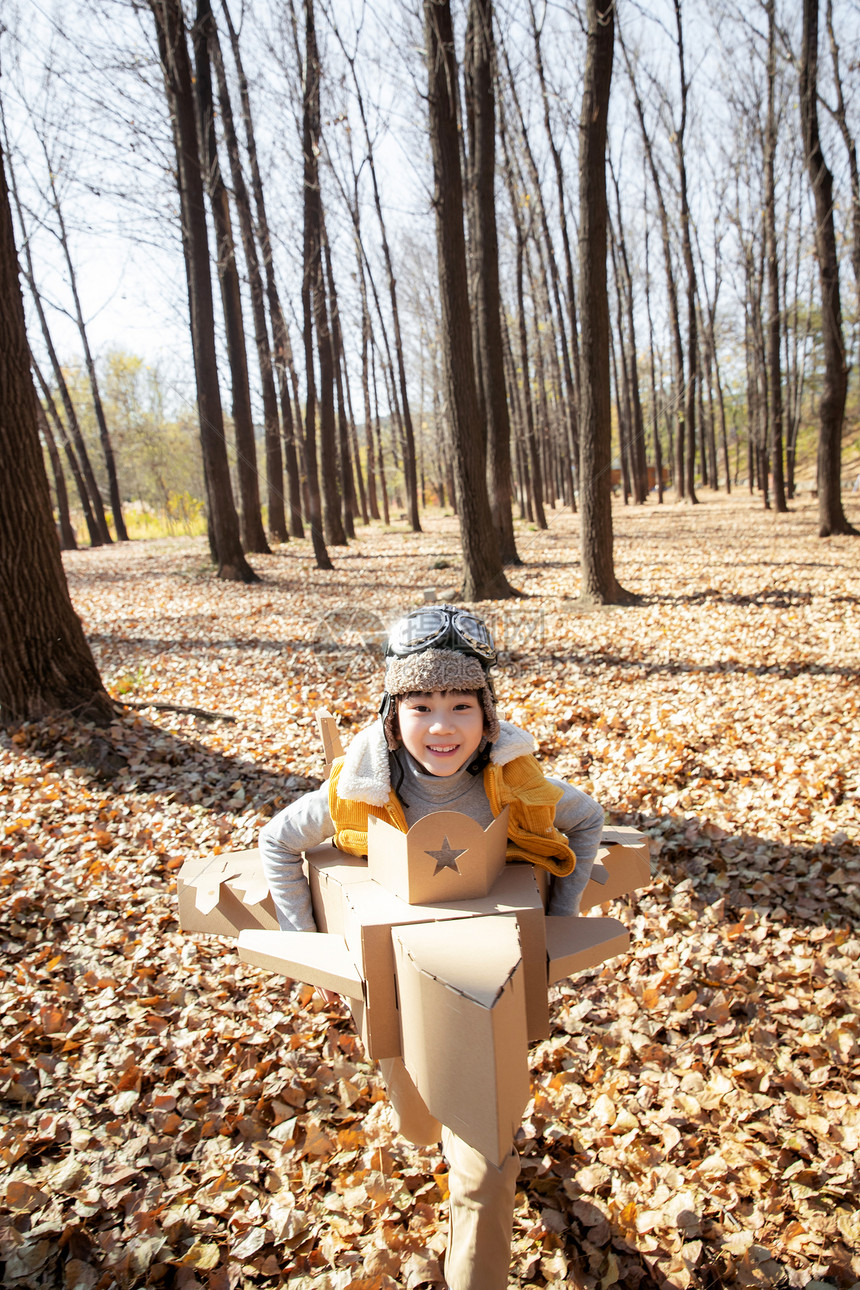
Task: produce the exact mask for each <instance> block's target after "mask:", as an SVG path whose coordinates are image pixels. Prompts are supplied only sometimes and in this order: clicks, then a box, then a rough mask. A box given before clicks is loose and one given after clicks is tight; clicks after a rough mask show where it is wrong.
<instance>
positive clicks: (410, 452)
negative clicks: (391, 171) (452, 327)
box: [335, 26, 421, 533]
mask: <svg viewBox="0 0 860 1290" xmlns="http://www.w3.org/2000/svg"><path fill="white" fill-rule="evenodd" d="M335 35H336V36H337V39H338V40H339V41H340V39H341V38H340V32H339V31H338V30H337V27H336V26H335ZM341 49H342V50H343V53H344V57H345V58H346V60H347V62H348V63H349V68H350V71H351V73H352V79H353V83H354V85H355V94H356V102H357V105H358V111H359V115H360V117H361V124H362V126H363V129H364V141H365V146H366V150H367V154H366V155H367V162H368V168H369V170H370V179H371V184H372V186H373V201H374V206H375V207H376V217H377V219H378V221H379V231H380V235H381V238H382V254H383V258H384V260H385V273H386V277H387V278H388V295H389V299H390V301H391V322H392V326H393V330H394V349H395V354H396V357H397V376H398V381H399V385H400V396H399V398H398V399H397V400H396V402H397V407H398V413H397V415H398V417H399V416H400V408H401V407H402V410H403V433H404V437H405V441H406V452H405V456H404V462H403V470H404V479H405V483H406V492H407V502H408V511H409V524H410V527H411V529H412V531H413V533H420V532H421V520H420V517H419V514H418V471H417V464H416V455H415V432H414V429H413V426H412V413H411V411H410V407H409V395H408V393H407V389H406V367H405V364H404V361H403V338H402V335H401V331H400V310H399V308H398V303H397V280H396V278H395V276H394V266H393V263H392V260H391V248H390V246H389V244H388V234H387V232H386V227H385V219H384V217H383V214H382V200H381V198H380V196H379V184H378V182H377V176H376V161H375V157H374V151H373V143H372V141H371V137H370V129H369V127H368V124H367V117H366V115H365V111H364V96H363V94H362V92H361V86H360V85H359V81H358V75H357V73H356V70H355V58H354V57H350V56H349V55H348V54H347V52H346V47H345V46H344V44H343V42H342V41H341ZM368 268H369V265H368ZM374 296H376V290H375V288H374ZM377 306H378V299H377ZM392 379H393V378H392Z"/></svg>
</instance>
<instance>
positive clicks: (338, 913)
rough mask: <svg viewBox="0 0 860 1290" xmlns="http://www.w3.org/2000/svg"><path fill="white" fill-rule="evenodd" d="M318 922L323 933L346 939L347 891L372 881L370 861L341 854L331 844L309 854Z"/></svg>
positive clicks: (308, 868) (307, 862)
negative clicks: (369, 870)
mask: <svg viewBox="0 0 860 1290" xmlns="http://www.w3.org/2000/svg"><path fill="white" fill-rule="evenodd" d="M305 873H306V874H307V879H308V885H309V886H310V889H311V903H312V905H313V911H314V921H315V922H316V925H317V930H318V931H320V932H332V933H334V934H336V935H337V936H343V892H344V888H345V887H347V886H349V885H350V884H351V883H354V882H368V881H369V878H370V874H369V873H368V869H367V861H366V860H364V859H362V858H361V857H360V856H351V855H347V854H346V852H344V851H338V850H337V848H336V847H335V846H333V845H332V843H331V842H326V843H324V844H323V845H322V846H321V847H314V849H313V851H307V852H305Z"/></svg>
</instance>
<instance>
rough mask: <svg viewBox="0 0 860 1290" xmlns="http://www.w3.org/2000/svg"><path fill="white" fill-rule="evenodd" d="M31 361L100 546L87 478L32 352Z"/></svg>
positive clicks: (88, 523)
mask: <svg viewBox="0 0 860 1290" xmlns="http://www.w3.org/2000/svg"><path fill="white" fill-rule="evenodd" d="M30 363H31V365H32V368H33V371H34V372H35V374H36V380H37V381H38V382H39V387H40V389H41V391H42V398H43V399H44V400H45V408H46V409H47V414H48V416H49V417H50V419H51V420H52V421H53V423H54V426H55V428H56V430H57V434H58V435H59V438H60V442H61V444H62V445H63V451H64V452H65V454H66V460H67V461H68V463H69V469H70V470H71V472H72V478H73V479H74V481H75V487H76V488H77V490H78V499H79V501H80V503H81V510H82V511H83V513H84V521H85V523H86V526H87V532H88V533H89V536H90V546H99V545H100V544H101V536H100V534H99V530H98V525H97V523H96V517H95V515H94V514H93V509H92V506H91V505H90V497H89V493H88V492H87V485H86V480H85V479H84V477H83V475H82V473H81V467H80V464H79V463H78V459H77V456H76V455H75V450H74V448H73V447H72V444H71V441H70V440H69V436H68V434H67V433H66V427H65V425H64V424H63V419H62V417H61V416H60V414H59V412H58V411H57V405H56V404H55V402H54V398H53V395H52V394H51V390H50V387H49V386H48V382H47V381H46V380H45V377H44V376H43V375H42V369H41V368H40V367H39V365H38V363H37V362H36V360H35V358H34V357H33V355H32V353H31V354H30Z"/></svg>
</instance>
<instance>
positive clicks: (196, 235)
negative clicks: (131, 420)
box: [149, 0, 257, 582]
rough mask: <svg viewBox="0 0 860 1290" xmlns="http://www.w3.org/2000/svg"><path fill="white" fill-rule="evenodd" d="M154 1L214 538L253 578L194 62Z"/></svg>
mask: <svg viewBox="0 0 860 1290" xmlns="http://www.w3.org/2000/svg"><path fill="white" fill-rule="evenodd" d="M149 6H150V9H151V10H152V15H153V18H154V20H155V27H156V35H157V37H158V52H159V57H160V60H161V68H162V73H163V75H164V85H165V91H166V95H167V101H168V104H169V106H170V114H171V118H172V125H173V138H174V144H175V147H176V163H177V186H178V189H179V199H180V208H181V226H182V245H183V250H184V252H185V271H186V277H187V284H188V304H189V311H190V316H191V344H192V349H193V351H194V372H195V376H196V380H197V410H198V414H199V420H200V446H201V449H202V454H203V472H204V476H205V479H206V496H207V502H208V521H209V533H210V545H211V547H212V554H213V557H214V559H215V562H216V565H217V568H218V577H219V578H224V579H227V580H229V581H233V582H256V581H257V575H256V574H255V573H254V570H253V569H252V568H251V566H250V565H249V564H248V562H247V560H246V559H245V556H244V554H243V552H242V544H241V540H240V536H239V520H238V516H237V515H236V507H235V504H234V501H233V487H232V484H231V482H230V464H229V462H228V460H227V445H226V441H225V438H224V416H223V412H222V408H221V391H220V389H219V387H218V364H217V358H216V353H215V311H214V308H213V304H212V279H211V276H210V272H209V234H208V231H207V227H206V207H205V203H204V194H203V176H202V172H201V161H200V142H199V140H198V137H197V123H196V114H195V105H194V89H193V85H192V75H191V62H190V59H189V57H188V46H187V43H186V39H185V25H184V20H183V16H182V8H181V4H180V2H179V0H149Z"/></svg>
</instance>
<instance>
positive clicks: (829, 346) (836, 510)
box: [800, 0, 857, 537]
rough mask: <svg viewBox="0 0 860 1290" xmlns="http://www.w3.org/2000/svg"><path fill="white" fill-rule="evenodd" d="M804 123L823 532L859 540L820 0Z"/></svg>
mask: <svg viewBox="0 0 860 1290" xmlns="http://www.w3.org/2000/svg"><path fill="white" fill-rule="evenodd" d="M800 120H801V127H802V131H803V151H804V155H805V157H806V167H807V171H808V173H809V182H810V185H811V187H812V193H813V196H814V198H815V214H816V225H815V247H816V251H817V253H818V273H819V277H820V281H821V332H822V341H823V344H824V383H823V387H822V390H821V401H820V404H819V426H818V533H819V536H820V537H830V536H831V534H833V533H849V534H851V535H852V536H854V537H856V536H857V529H855V528H854V526H853V525H852V524H849V522H848V520H847V519H846V516H845V512H844V510H843V508H842V478H841V475H842V421H843V418H844V415H845V396H846V392H847V389H848V364H847V362H846V359H845V342H844V339H843V336H842V306H841V303H840V299H839V258H838V255H837V252H836V232H835V228H834V224H833V176H832V174H831V173H830V170H829V169H828V167H827V164H826V162H825V160H824V154H823V152H822V150H821V138H820V136H819V130H818V0H803V45H802V48H801V59H800Z"/></svg>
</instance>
